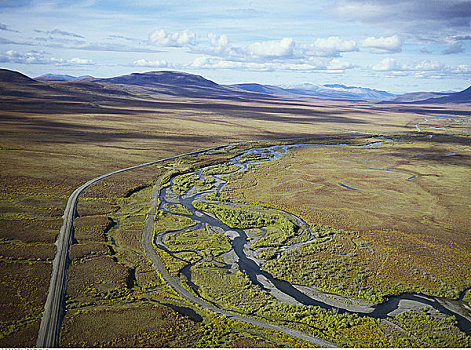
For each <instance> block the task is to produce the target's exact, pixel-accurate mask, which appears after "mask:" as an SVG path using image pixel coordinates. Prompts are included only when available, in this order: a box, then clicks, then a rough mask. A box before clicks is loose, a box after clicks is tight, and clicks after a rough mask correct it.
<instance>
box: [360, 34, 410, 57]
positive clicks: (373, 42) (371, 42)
mask: <svg viewBox="0 0 471 350" xmlns="http://www.w3.org/2000/svg"><path fill="white" fill-rule="evenodd" d="M361 46H362V47H366V48H369V49H370V51H371V52H372V53H395V52H401V51H402V40H401V38H399V36H397V35H393V36H389V37H383V36H382V37H379V38H376V37H369V38H366V39H365V40H363V41H362V42H361Z"/></svg>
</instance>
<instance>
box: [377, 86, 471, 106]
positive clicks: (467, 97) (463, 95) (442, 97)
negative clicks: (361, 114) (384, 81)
mask: <svg viewBox="0 0 471 350" xmlns="http://www.w3.org/2000/svg"><path fill="white" fill-rule="evenodd" d="M382 103H386V104H387V103H415V104H428V103H437V104H442V103H443V104H444V103H471V86H470V87H469V88H467V89H465V90H463V91H460V92H448V93H446V92H413V93H408V94H404V95H399V96H396V98H393V99H391V100H389V101H384V102H382Z"/></svg>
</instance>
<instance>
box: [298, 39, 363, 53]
mask: <svg viewBox="0 0 471 350" xmlns="http://www.w3.org/2000/svg"><path fill="white" fill-rule="evenodd" d="M300 48H301V50H302V54H304V55H309V56H327V57H337V56H339V54H340V53H341V52H351V51H357V50H358V47H357V43H356V42H355V41H354V40H343V39H341V38H339V37H338V36H330V37H328V38H327V39H323V38H320V39H316V41H315V42H314V43H313V44H304V45H301V46H300Z"/></svg>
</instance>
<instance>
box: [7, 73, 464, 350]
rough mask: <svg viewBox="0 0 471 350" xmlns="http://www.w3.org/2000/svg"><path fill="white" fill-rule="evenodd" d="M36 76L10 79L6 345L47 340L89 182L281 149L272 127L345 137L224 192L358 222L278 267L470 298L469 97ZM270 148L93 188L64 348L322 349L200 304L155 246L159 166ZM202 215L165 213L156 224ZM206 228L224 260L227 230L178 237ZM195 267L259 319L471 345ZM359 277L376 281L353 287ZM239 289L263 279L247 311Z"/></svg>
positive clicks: (70, 290) (350, 335)
mask: <svg viewBox="0 0 471 350" xmlns="http://www.w3.org/2000/svg"><path fill="white" fill-rule="evenodd" d="M9 84H10V83H9ZM34 84H35V83H34ZM34 84H33V85H27V86H23V85H22V84H10V85H8V87H9V90H4V91H3V94H2V96H1V97H0V103H1V104H2V107H1V112H0V118H1V121H2V122H1V123H0V135H1V136H0V140H1V145H0V146H1V150H0V157H1V158H0V160H1V162H2V167H1V170H0V172H1V182H2V189H3V190H2V193H1V200H0V210H1V211H0V215H1V216H0V233H1V238H0V239H1V242H0V249H1V253H0V256H1V258H0V269H1V276H2V277H1V279H2V281H1V282H2V288H1V299H0V314H1V321H0V322H1V325H2V327H1V330H2V331H1V332H2V333H1V334H0V344H1V345H2V346H5V347H7V346H14V347H32V346H34V345H35V342H36V337H37V334H38V329H39V322H40V318H41V313H42V311H43V307H44V303H45V300H46V295H47V290H48V286H49V278H50V273H51V262H52V259H53V258H54V254H55V245H54V242H55V240H56V238H57V235H58V233H59V230H60V226H61V224H62V218H61V217H62V214H63V210H64V207H65V203H66V200H67V197H68V196H69V195H70V193H71V192H72V191H73V190H74V189H75V188H77V187H78V186H80V185H81V184H82V183H84V182H86V181H87V180H89V179H91V178H94V177H97V176H99V175H101V174H105V173H108V172H111V171H114V170H118V169H122V168H125V167H129V166H133V165H137V164H140V163H145V162H149V161H152V160H157V159H162V158H165V157H169V156H174V155H177V154H183V153H186V152H190V151H194V150H198V149H204V148H209V147H213V146H217V145H223V144H230V143H237V142H246V141H258V143H256V145H257V146H264V145H271V144H273V143H269V142H268V143H267V142H263V140H275V139H297V138H303V139H305V140H308V141H309V142H310V143H318V144H323V145H325V144H327V145H328V146H323V147H317V148H308V147H306V148H296V149H291V150H290V151H289V152H288V154H287V155H285V156H283V157H281V158H279V159H278V160H275V161H271V162H266V163H260V164H255V165H254V166H253V167H251V168H250V170H249V171H248V172H246V173H244V174H243V175H241V176H236V177H234V178H233V179H231V180H230V181H229V182H228V184H227V185H226V186H227V187H226V188H225V190H224V191H223V192H222V194H221V196H222V198H225V199H227V200H231V201H233V202H238V203H241V204H250V205H261V206H264V207H268V208H273V209H282V210H285V211H287V212H290V213H293V214H295V215H297V216H299V217H301V218H302V219H303V220H305V221H306V222H307V223H308V224H310V225H325V226H329V227H332V228H333V229H337V230H342V231H344V232H345V233H344V234H336V235H335V236H333V237H331V238H330V240H329V241H326V242H325V243H323V244H324V245H323V246H322V248H321V249H313V250H312V251H311V252H308V253H309V254H304V255H302V254H300V255H299V256H296V253H294V256H293V257H291V260H290V259H289V258H290V257H288V256H284V255H281V256H280V258H279V259H275V260H272V261H270V259H268V260H267V263H266V265H264V266H265V267H264V269H266V270H267V271H270V272H271V273H272V274H273V275H274V276H275V277H277V278H279V279H286V280H287V281H289V282H292V283H294V284H296V285H298V284H301V285H304V286H308V287H312V288H317V289H319V290H322V291H327V292H331V293H337V294H339V295H343V296H347V297H352V298H357V299H359V300H366V301H380V300H384V299H385V298H387V297H388V296H391V295H395V294H398V293H402V292H409V293H414V292H420V293H422V294H424V295H429V296H439V297H447V298H450V299H458V298H460V297H462V298H463V299H464V300H469V293H468V294H463V293H464V292H465V291H466V290H468V289H469V288H470V287H471V273H470V270H469V266H470V262H471V261H470V260H471V258H470V257H471V251H470V250H471V240H470V237H469V232H470V228H471V223H470V219H469V218H470V216H471V215H470V198H471V196H470V193H469V191H470V188H471V186H470V177H469V167H470V162H471V160H470V157H471V153H470V151H471V150H470V143H469V141H470V136H469V132H470V127H469V120H470V116H469V110H470V107H469V105H466V104H456V105H452V104H449V105H412V104H411V105H394V104H392V105H381V104H370V103H362V102H355V103H353V102H347V101H323V100H314V99H304V100H299V99H297V100H295V99H291V100H290V99H284V100H283V99H279V98H277V99H273V98H268V97H267V98H261V97H260V96H257V98H254V99H249V98H247V96H243V97H240V98H237V99H236V98H234V99H228V98H225V99H218V98H217V97H212V98H207V99H205V98H192V97H188V96H186V97H176V96H169V95H156V94H147V95H137V94H135V93H134V92H133V93H129V92H126V93H124V92H122V91H121V90H119V91H121V92H120V94H118V93H116V92H115V91H107V90H103V91H104V92H102V93H98V94H95V95H93V94H92V93H90V92H87V91H89V90H90V87H96V86H95V85H93V84H92V85H90V87H89V86H83V85H80V84H76V85H74V84H71V85H68V86H67V88H65V87H64V86H62V85H65V84H62V83H59V82H52V83H41V84H40V85H39V88H38V87H37V86H36V85H34ZM48 89H49V90H48ZM432 116H457V117H462V118H437V117H432ZM427 135H432V137H431V138H430V137H428V136H427ZM375 140H391V141H389V142H385V143H383V144H382V145H381V146H378V147H371V148H359V147H357V148H352V147H349V146H341V145H340V144H356V145H361V144H366V143H368V142H370V141H375ZM284 142H285V143H288V141H284ZM290 142H291V143H297V142H300V143H301V141H290ZM334 144H335V145H334ZM252 146H253V144H242V145H239V146H235V147H232V148H229V149H228V150H224V151H220V152H212V153H208V154H203V155H201V156H191V157H183V158H181V159H178V160H176V161H174V162H167V163H165V164H160V165H153V166H150V167H147V168H142V169H138V170H133V171H130V172H126V173H122V174H118V175H115V176H112V177H110V178H108V179H106V180H103V181H101V182H99V183H97V184H95V185H93V186H92V187H91V188H90V189H88V190H87V191H86V192H85V193H84V194H83V195H82V196H81V199H80V201H79V206H78V218H77V219H76V221H75V235H74V244H73V245H72V248H71V251H70V266H69V270H68V282H67V295H66V297H67V302H66V312H65V315H64V319H63V323H62V331H61V338H60V346H65V347H81V346H88V347H90V346H93V347H98V346H106V347H122V346H125V347H138V346H152V347H181V346H184V347H200V346H202V347H212V346H226V347H260V346H261V347H272V346H273V347H281V346H283V347H305V346H310V344H309V343H306V342H304V341H301V340H299V339H296V338H293V337H289V336H287V335H285V334H282V333H278V332H275V331H270V330H267V329H262V328H257V327H254V326H251V325H248V324H245V323H243V322H238V321H234V320H231V319H228V318H224V317H221V316H218V315H216V314H214V313H211V312H208V311H206V310H203V309H200V308H198V307H197V306H195V305H193V304H192V303H191V302H189V301H187V300H185V299H184V298H182V297H181V296H180V295H178V294H177V293H176V292H175V291H174V290H172V288H170V287H169V286H168V285H167V284H166V283H165V282H164V281H163V280H162V278H161V277H160V275H159V274H158V273H157V272H156V270H155V267H154V266H153V265H152V263H151V261H150V260H149V259H148V258H147V257H146V255H145V254H144V252H143V249H142V246H141V241H140V240H141V235H142V230H143V225H144V220H145V216H146V213H147V210H148V206H149V200H150V194H151V189H152V186H153V185H154V183H155V182H156V181H157V179H159V178H161V177H162V176H165V175H166V176H170V175H172V174H173V176H175V175H177V174H178V173H180V174H181V173H188V172H191V171H194V170H197V169H199V168H202V167H205V166H209V165H214V164H221V163H224V162H226V161H227V160H228V159H230V158H232V157H234V156H236V155H239V154H241V153H242V152H243V151H244V150H247V149H249V148H251V147H252ZM169 174H170V175H169ZM413 176H415V177H414V178H412V177H413ZM229 178H230V175H229ZM339 184H344V185H346V186H348V187H350V188H353V189H358V190H359V191H354V190H351V189H349V188H345V187H342V186H339ZM181 210H184V209H181ZM191 224H192V223H191V222H190V221H188V220H187V219H186V218H184V217H175V216H172V215H168V214H162V216H161V217H160V218H159V220H157V221H156V224H155V225H156V227H155V230H156V232H158V230H159V229H160V230H164V231H165V230H166V231H172V230H176V229H180V228H185V227H189V226H191ZM190 236H191V235H190ZM255 236H256V235H255ZM190 238H192V239H193V240H196V241H198V240H199V241H200V242H202V243H201V244H202V245H203V246H202V249H203V250H204V251H205V252H206V253H207V254H209V256H215V253H214V252H213V250H214V249H222V250H221V251H223V250H224V249H226V248H227V249H229V247H228V246H227V244H228V243H227V241H226V240H225V239H224V238H221V237H219V238H218V233H217V232H212V231H210V230H209V229H208V230H206V231H199V232H198V233H196V234H195V236H194V237H193V236H191V237H188V235H187V236H182V237H180V238H178V237H174V242H175V241H178V240H183V241H184V240H189V239H190ZM179 244H180V245H181V244H183V243H181V242H180V243H179ZM360 247H361V249H359V248H360ZM357 248H358V249H357ZM227 249H226V250H227ZM184 250H185V249H182V251H184ZM216 257H217V256H216ZM161 258H162V260H163V261H164V263H165V264H166V266H167V268H168V270H169V271H170V272H171V273H173V274H174V275H175V276H176V277H179V276H180V277H181V275H179V273H180V269H181V268H182V267H184V265H178V262H176V261H174V260H175V259H173V260H172V258H171V257H170V256H167V255H165V253H161ZM187 258H188V259H190V260H191V259H192V257H191V256H189V257H187ZM193 259H195V261H197V260H198V259H197V258H196V257H193ZM293 259H294V261H296V264H293V263H292V261H293ZM313 261H316V264H313V263H312V262H313ZM300 266H303V267H305V268H306V270H304V271H302V270H301V269H300ZM346 267H349V269H347V268H346ZM306 272H309V273H308V274H306ZM228 276H230V277H228ZM359 276H363V277H362V278H361V281H360V280H359ZM314 277H316V278H314ZM194 279H195V282H197V283H198V284H201V285H202V286H204V288H202V291H201V293H202V295H204V297H205V298H206V299H209V300H212V301H214V302H216V303H220V304H221V305H222V306H224V307H228V308H233V307H238V308H239V310H238V311H239V312H245V313H248V314H252V313H253V312H254V311H255V310H256V309H260V310H261V313H259V314H254V315H253V316H254V317H264V318H267V319H271V320H275V319H276V318H277V317H278V316H277V315H280V314H283V315H286V319H284V320H282V321H283V323H284V324H285V325H290V324H295V323H301V324H302V325H301V326H300V329H301V330H302V331H305V332H311V334H314V335H316V336H319V337H323V338H325V339H328V340H331V341H334V342H337V344H340V345H342V346H432V347H435V346H437V347H440V346H458V347H464V346H469V345H470V339H469V336H467V335H465V334H464V333H463V332H460V330H459V329H458V328H457V327H456V325H455V324H454V321H453V320H452V319H450V318H446V317H444V316H443V315H441V316H440V317H433V316H431V315H429V314H428V313H427V312H426V311H414V312H410V313H409V314H402V316H401V315H399V316H396V318H397V319H396V320H395V321H394V322H393V324H395V325H396V326H398V327H399V328H397V327H395V326H394V325H391V324H389V323H387V324H385V323H384V322H380V321H377V320H374V319H370V318H361V317H356V316H352V315H353V314H352V315H350V314H348V315H347V316H339V315H337V314H335V312H334V311H328V312H327V311H322V310H317V309H314V308H308V309H306V308H303V307H301V306H292V305H291V306H287V305H284V304H280V303H274V302H273V300H271V299H272V298H271V297H270V296H268V295H267V294H266V293H263V291H260V290H258V289H256V288H254V287H253V286H249V285H247V283H249V284H250V281H248V280H247V277H246V276H244V275H243V274H242V273H241V274H231V275H224V274H223V273H221V271H219V270H217V269H215V268H214V267H211V266H204V265H201V264H200V265H196V267H195V271H194ZM353 280H355V281H357V284H358V283H359V284H358V285H359V286H360V287H361V288H354V287H352V286H354V285H355V284H354V283H353ZM221 286H223V287H224V288H222V290H219V289H220V288H221ZM226 286H227V288H226ZM229 286H230V288H231V293H233V295H236V294H237V293H238V291H241V290H244V289H245V290H246V294H240V295H241V296H247V299H246V300H245V301H247V300H249V299H250V300H251V301H252V304H251V305H245V304H244V305H245V306H244V307H242V306H241V305H242V304H243V303H242V301H238V300H237V299H236V298H232V299H227V298H223V294H224V293H226V292H227V291H228V290H229ZM218 288H219V289H218ZM221 298H222V299H221ZM238 303H239V305H237V304H238ZM307 319H309V320H312V319H316V320H317V321H316V322H319V324H317V323H316V326H313V325H312V324H314V323H311V324H310V323H309V322H308V321H307ZM321 320H323V321H325V320H330V321H329V322H327V323H326V324H328V325H329V328H328V329H322V327H321V326H320V323H321V322H320V321H321ZM418 325H420V327H419V326H418ZM434 329H435V330H436V331H437V332H436V333H434ZM372 330H373V331H372ZM367 334H368V336H366V335H367ZM385 335H386V336H385Z"/></svg>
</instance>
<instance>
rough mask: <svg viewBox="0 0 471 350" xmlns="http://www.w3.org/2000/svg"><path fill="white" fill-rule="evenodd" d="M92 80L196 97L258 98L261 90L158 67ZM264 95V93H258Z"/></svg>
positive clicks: (143, 90)
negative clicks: (228, 84) (223, 83)
mask: <svg viewBox="0 0 471 350" xmlns="http://www.w3.org/2000/svg"><path fill="white" fill-rule="evenodd" d="M90 81H91V82H95V83H100V84H104V85H105V86H110V85H113V86H121V88H123V89H125V90H126V91H130V92H132V93H145V94H151V95H152V94H165V95H173V96H182V97H196V98H223V99H224V98H231V99H232V98H235V99H237V98H245V99H247V98H249V99H250V98H256V97H257V95H258V94H256V93H248V92H247V91H243V90H241V89H237V88H234V87H231V86H224V85H219V84H217V83H215V82H214V81H211V80H208V79H206V78H203V77H202V76H200V75H195V74H189V73H184V72H175V71H154V72H147V73H132V74H129V75H123V76H119V77H115V78H107V79H92V80H90ZM258 97H260V96H258ZM265 97H268V96H265Z"/></svg>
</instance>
